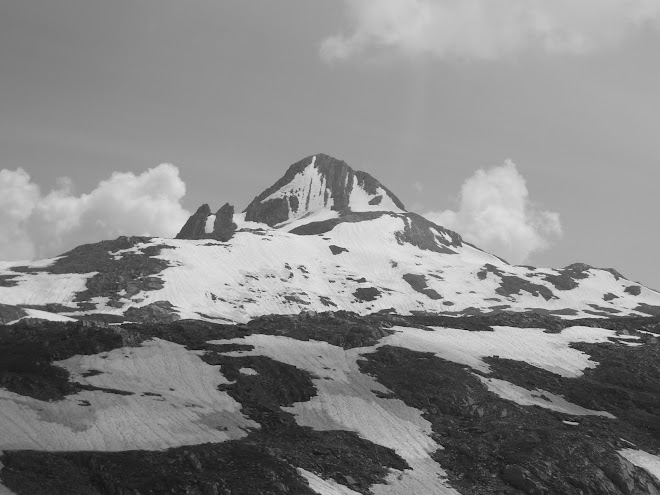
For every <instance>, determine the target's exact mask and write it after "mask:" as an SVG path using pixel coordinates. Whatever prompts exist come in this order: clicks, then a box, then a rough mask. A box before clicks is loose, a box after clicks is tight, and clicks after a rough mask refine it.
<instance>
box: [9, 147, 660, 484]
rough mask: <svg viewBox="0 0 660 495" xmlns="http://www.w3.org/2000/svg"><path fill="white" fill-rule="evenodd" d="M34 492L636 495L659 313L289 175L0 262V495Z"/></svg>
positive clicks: (568, 274) (332, 169) (384, 192)
mask: <svg viewBox="0 0 660 495" xmlns="http://www.w3.org/2000/svg"><path fill="white" fill-rule="evenodd" d="M652 315H656V316H652ZM55 494H57V495H61V494H67V495H160V494H169V495H181V494H186V495H238V494H243V495H262V494H278V495H279V494H282V495H287V494H288V495H356V494H364V495H368V494H372V495H381V494H382V495H410V494H419V495H457V494H461V495H494V494H499V495H555V494H557V495H559V494H561V495H638V494H639V495H660V294H659V293H658V292H655V291H653V290H651V289H648V288H646V287H643V286H642V285H640V284H637V283H635V282H632V281H630V280H627V279H626V278H625V277H623V276H622V275H621V274H620V273H618V272H617V271H615V270H612V269H607V270H603V269H596V268H592V267H590V266H588V265H585V264H574V265H571V266H568V267H566V268H562V269H542V268H534V267H529V266H512V265H509V264H508V263H506V262H505V261H504V260H502V259H500V258H498V257H496V256H493V255H491V254H488V253H486V252H484V251H482V250H480V249H478V248H477V247H475V246H472V245H470V244H469V243H466V242H464V241H463V240H462V239H461V237H460V235H458V234H457V233H455V232H452V231H449V230H447V229H445V228H443V227H442V226H440V225H435V224H433V223H432V222H430V221H428V220H427V219H425V218H423V217H421V216H419V215H416V214H415V213H411V212H408V211H407V210H406V209H405V207H404V206H403V204H402V203H401V201H399V200H398V199H397V198H396V196H395V195H394V194H393V193H392V192H391V191H390V190H388V189H387V188H386V187H385V186H383V185H382V184H380V183H379V182H378V181H377V180H376V179H374V178H373V177H371V176H369V175H368V174H365V173H362V172H355V171H353V170H352V169H351V168H350V167H349V166H348V165H346V164H345V163H343V162H340V161H338V160H335V159H333V158H331V157H329V156H326V155H315V156H311V157H308V158H305V159H303V160H302V161H300V162H298V163H296V164H294V165H292V166H291V167H290V168H289V170H288V171H287V172H286V174H285V175H284V176H283V177H282V178H281V179H279V180H278V181H277V182H276V183H275V184H274V185H273V186H272V187H270V188H268V189H267V190H266V191H264V192H263V193H261V194H260V195H258V196H257V197H256V198H255V199H254V200H253V201H252V202H251V203H250V204H249V206H248V207H247V209H246V210H245V211H244V212H242V213H236V212H235V211H234V207H233V206H231V205H229V204H225V205H224V206H222V207H221V208H220V209H219V210H218V211H217V212H216V213H215V214H213V213H212V210H211V208H210V207H209V206H208V205H206V204H205V205H202V206H201V207H200V208H199V209H198V210H197V212H196V213H195V214H193V215H192V216H191V217H190V219H189V220H188V221H187V222H186V224H185V225H184V226H182V229H181V232H180V233H179V235H178V236H177V237H176V239H163V238H146V237H128V238H127V237H120V238H119V239H115V240H109V241H103V242H99V243H96V244H90V245H85V246H80V247H77V248H75V249H74V250H72V251H70V252H68V253H66V254H64V255H62V256H59V257H57V258H53V259H48V260H40V261H34V262H29V263H28V262H26V263H16V262H12V263H1V264H0V495H55Z"/></svg>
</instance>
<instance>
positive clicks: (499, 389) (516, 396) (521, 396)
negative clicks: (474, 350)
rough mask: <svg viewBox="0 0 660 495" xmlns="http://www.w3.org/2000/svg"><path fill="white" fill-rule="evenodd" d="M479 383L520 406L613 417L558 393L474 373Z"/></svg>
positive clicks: (581, 414) (575, 414) (580, 414)
mask: <svg viewBox="0 0 660 495" xmlns="http://www.w3.org/2000/svg"><path fill="white" fill-rule="evenodd" d="M475 376H476V377H477V378H479V380H481V383H483V384H484V385H486V387H487V388H488V390H489V391H490V392H493V393H495V394H497V395H499V396H500V397H502V398H503V399H507V400H510V401H512V402H515V403H516V404H520V405H521V406H539V407H543V408H545V409H550V410H552V411H557V412H560V413H564V414H570V415H572V416H603V417H606V418H610V419H615V418H614V416H612V415H611V414H610V413H608V412H606V411H594V410H592V409H585V408H584V407H581V406H578V405H577V404H573V403H571V402H568V401H567V400H566V399H564V398H563V397H562V396H560V395H555V394H553V393H551V392H546V391H545V390H539V389H537V390H533V391H532V390H527V389H525V388H522V387H519V386H518V385H514V384H513V383H510V382H507V381H505V380H499V379H497V378H485V377H483V376H481V375H477V374H475Z"/></svg>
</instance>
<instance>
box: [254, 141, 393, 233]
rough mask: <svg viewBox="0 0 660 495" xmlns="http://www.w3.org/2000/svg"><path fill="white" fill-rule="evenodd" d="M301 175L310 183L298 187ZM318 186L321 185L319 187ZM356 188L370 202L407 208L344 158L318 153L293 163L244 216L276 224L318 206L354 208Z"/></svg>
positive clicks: (339, 209)
mask: <svg viewBox="0 0 660 495" xmlns="http://www.w3.org/2000/svg"><path fill="white" fill-rule="evenodd" d="M301 174H304V175H305V179H306V181H307V180H309V183H307V182H305V183H304V185H303V186H302V187H298V186H297V185H296V184H295V180H296V177H297V176H299V175H301ZM307 175H309V179H307ZM312 184H314V189H313V190H312ZM317 185H318V186H320V187H318V190H317ZM357 189H361V190H362V193H363V194H364V195H366V196H367V197H369V200H368V201H367V203H368V204H369V205H370V206H381V205H382V209H383V210H390V211H405V207H404V206H403V203H401V201H400V200H399V199H398V198H397V197H396V196H395V195H394V194H393V193H392V192H391V191H390V190H389V189H387V188H386V187H385V186H383V185H382V184H381V183H380V182H378V180H376V179H375V178H373V177H372V176H371V175H369V174H367V173H366V172H359V171H354V170H353V169H352V168H351V167H349V166H348V165H347V164H346V162H344V161H341V160H338V159H336V158H333V157H331V156H328V155H325V154H318V155H315V156H309V157H307V158H304V159H302V160H300V161H299V162H297V163H294V164H293V165H291V167H289V169H288V170H287V171H286V173H285V174H284V176H283V177H282V178H281V179H279V180H278V181H277V182H276V183H275V184H273V185H272V186H271V187H269V188H268V189H266V190H265V191H264V192H262V193H261V194H260V195H259V196H257V197H256V198H255V199H254V200H253V201H252V202H251V203H250V204H249V205H248V207H247V208H246V209H245V219H246V220H248V221H252V222H261V223H265V224H268V225H270V226H273V225H276V224H279V223H282V222H285V221H287V220H290V219H292V218H300V217H303V216H305V215H307V214H309V213H311V212H313V211H314V209H315V208H319V207H321V208H328V209H331V210H335V211H339V212H348V211H355V207H354V205H352V201H355V196H353V192H354V191H356V190H357ZM352 198H353V199H352ZM386 200H387V201H386ZM386 202H387V203H388V204H387V205H386V204H385V203H386ZM358 211H359V209H358Z"/></svg>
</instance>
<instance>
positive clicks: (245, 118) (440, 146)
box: [0, 0, 660, 289]
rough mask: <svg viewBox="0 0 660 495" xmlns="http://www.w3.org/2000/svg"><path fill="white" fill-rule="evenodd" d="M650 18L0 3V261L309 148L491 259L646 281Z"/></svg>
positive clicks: (540, 9)
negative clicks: (578, 266) (593, 269)
mask: <svg viewBox="0 0 660 495" xmlns="http://www.w3.org/2000/svg"><path fill="white" fill-rule="evenodd" d="M659 27H660V0H499V1H493V0H473V1H470V2H467V1H465V2H462V1H459V2H457V1H455V0H435V1H432V0H344V1H342V0H335V1H329V0H304V1H303V0H298V1H293V0H278V1H277V2H274V1H271V0H268V1H266V0H260V1H257V0H255V1H250V0H243V1H240V2H237V1H232V2H225V1H222V0H186V1H182V0H176V1H175V0H113V1H101V0H29V1H26V0H3V1H2V2H0V169H2V171H0V257H2V258H5V259H17V258H29V257H33V256H46V255H54V254H57V253H58V252H60V251H62V250H65V249H68V248H70V247H72V245H75V244H78V243H80V242H91V241H95V240H100V239H102V238H104V237H116V236H117V235H119V234H143V233H144V234H153V235H166V234H168V233H170V234H173V233H175V231H176V230H177V229H178V226H179V224H180V223H181V222H182V221H183V220H185V217H186V215H187V214H188V213H189V212H190V211H193V210H195V209H196V208H197V207H198V206H199V205H200V204H201V203H204V202H208V203H210V205H211V207H212V208H218V207H219V206H221V205H222V204H223V203H224V202H227V201H228V202H230V203H232V204H234V205H236V207H237V208H238V209H243V208H244V207H245V206H246V205H247V204H248V203H249V201H250V200H251V199H252V198H253V197H254V196H256V195H257V194H258V193H259V192H261V191H262V190H263V189H264V188H266V187H267V186H269V185H270V184H272V183H273V182H274V181H275V180H276V179H277V178H279V176H281V175H282V174H283V173H284V171H285V169H286V168H287V167H288V165H290V164H291V163H293V162H295V161H297V160H299V159H300V158H302V157H305V156H307V155H310V154H313V153H317V152H324V153H327V154H330V155H333V156H336V157H338V158H341V159H344V160H346V161H347V162H348V163H349V164H350V165H351V166H353V167H354V168H356V169H359V170H365V171H367V172H369V173H371V174H372V175H374V176H375V177H376V178H378V179H379V180H380V181H381V182H382V183H384V184H385V185H387V186H388V187H389V188H390V189H392V190H393V191H394V192H395V193H396V194H397V195H398V196H399V197H400V199H401V200H402V201H403V202H404V204H406V205H407V206H408V207H409V209H412V210H415V211H417V212H420V213H423V214H427V215H428V216H429V218H433V219H435V220H436V221H441V222H443V223H445V224H446V225H447V226H450V227H451V228H454V229H456V230H457V231H458V232H459V233H462V234H464V236H465V237H466V238H468V239H469V240H473V241H474V242H475V243H477V244H479V245H481V246H483V247H485V248H486V249H487V250H490V251H492V252H495V254H499V255H501V256H504V257H505V258H507V259H509V260H511V261H513V262H516V263H525V264H533V265H538V266H553V267H559V266H565V265H567V264H569V263H572V262H576V261H581V262H586V263H589V264H591V265H594V266H599V267H610V266H612V267H616V268H617V269H619V270H620V271H621V272H622V273H623V274H624V275H626V276H627V277H629V278H631V279H634V280H638V281H640V282H642V283H644V284H646V285H649V286H651V287H654V288H656V289H658V288H660V263H658V255H657V251H658V243H659V241H660V234H659V229H658V222H657V220H656V218H657V214H658V212H659V206H660V195H659V194H658V193H659V190H660V186H659V183H660V139H659V137H658V136H659V135H660V133H659V132H660V111H659V109H660V89H659V88H660V58H659V53H660V51H659V50H658V49H659V48H660V29H659ZM161 163H168V164H173V166H160V164H161Z"/></svg>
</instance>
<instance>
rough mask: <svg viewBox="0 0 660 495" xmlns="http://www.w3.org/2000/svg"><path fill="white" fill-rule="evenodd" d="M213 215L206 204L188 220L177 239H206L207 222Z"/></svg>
mask: <svg viewBox="0 0 660 495" xmlns="http://www.w3.org/2000/svg"><path fill="white" fill-rule="evenodd" d="M210 215H211V208H210V207H209V205H207V204H206V203H205V204H203V205H202V206H200V207H199V208H198V209H197V211H196V212H195V213H194V214H193V215H192V216H191V217H190V218H189V219H188V221H187V222H186V224H185V225H184V226H183V228H182V229H181V231H180V232H179V233H178V234H177V235H176V238H177V239H204V238H205V237H206V230H205V229H206V220H207V219H208V218H209V216H210Z"/></svg>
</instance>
